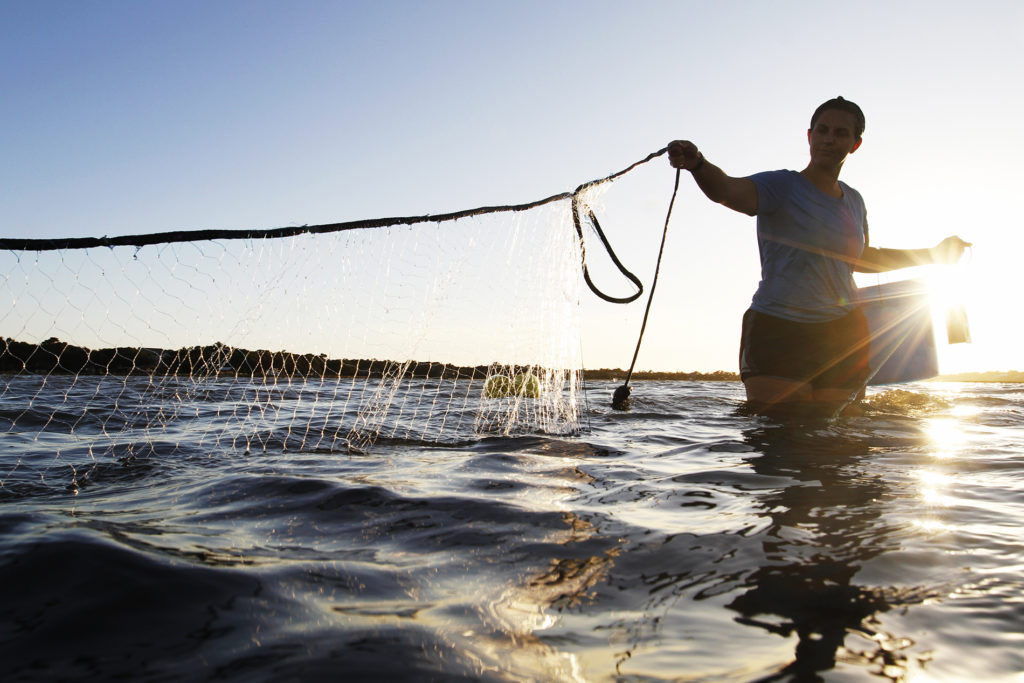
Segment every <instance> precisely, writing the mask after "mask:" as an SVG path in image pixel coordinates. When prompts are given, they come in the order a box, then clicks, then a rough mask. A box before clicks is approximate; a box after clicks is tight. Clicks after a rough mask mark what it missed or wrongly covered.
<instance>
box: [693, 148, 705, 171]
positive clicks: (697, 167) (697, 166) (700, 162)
mask: <svg viewBox="0 0 1024 683" xmlns="http://www.w3.org/2000/svg"><path fill="white" fill-rule="evenodd" d="M697 154H698V155H700V159H698V160H697V163H696V164H695V165H694V167H693V168H691V169H690V173H696V172H697V171H699V170H700V167H701V166H703V165H704V153H703V152H697Z"/></svg>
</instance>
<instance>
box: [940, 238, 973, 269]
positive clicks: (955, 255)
mask: <svg viewBox="0 0 1024 683" xmlns="http://www.w3.org/2000/svg"><path fill="white" fill-rule="evenodd" d="M969 246H971V243H970V242H965V241H964V240H962V239H960V238H959V237H957V236H956V235H952V236H950V237H947V238H946V239H944V240H942V241H941V242H939V243H938V244H936V245H935V246H934V247H932V248H931V252H932V261H933V262H934V263H956V262H957V261H959V260H960V257H961V256H963V255H964V249H966V248H967V247H969Z"/></svg>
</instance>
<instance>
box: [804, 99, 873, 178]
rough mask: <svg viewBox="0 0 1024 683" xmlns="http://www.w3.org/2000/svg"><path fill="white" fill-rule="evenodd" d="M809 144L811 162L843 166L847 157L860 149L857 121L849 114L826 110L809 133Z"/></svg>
mask: <svg viewBox="0 0 1024 683" xmlns="http://www.w3.org/2000/svg"><path fill="white" fill-rule="evenodd" d="M807 142H808V144H809V145H810V147H811V161H813V162H821V163H827V164H829V165H836V164H842V163H843V161H845V160H846V157H847V155H849V154H852V153H853V152H854V151H855V150H856V149H857V148H858V147H860V143H861V139H860V138H859V137H857V119H856V118H855V117H854V115H853V114H851V113H849V112H845V111H841V110H839V109H826V110H825V111H823V112H821V114H819V115H818V118H817V119H816V120H815V121H814V127H813V128H811V129H810V130H809V131H807Z"/></svg>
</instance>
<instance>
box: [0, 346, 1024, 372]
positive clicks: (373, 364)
mask: <svg viewBox="0 0 1024 683" xmlns="http://www.w3.org/2000/svg"><path fill="white" fill-rule="evenodd" d="M496 367H501V368H506V367H507V366H506V365H505V364H499V363H494V364H492V365H489V366H488V365H476V366H463V365H452V364H449V363H431V362H420V361H394V360H378V359H365V358H364V359H349V358H344V359H338V358H327V356H326V354H319V355H314V354H310V353H306V354H298V353H291V352H288V351H268V350H266V349H258V350H255V351H253V350H249V349H242V348H235V347H231V346H227V345H225V344H222V343H220V342H216V343H214V344H211V345H208V346H191V347H185V348H181V349H176V350H168V349H158V348H140V347H117V348H103V349H89V348H85V347H81V346H74V345H71V344H68V343H66V342H63V341H61V340H60V339H57V338H56V337H51V338H49V339H47V340H46V341H44V342H42V343H41V344H32V343H29V342H21V341H16V340H14V339H9V338H3V339H0V373H8V374H10V373H23V372H28V373H32V374H41V375H50V374H58V375H184V376H190V377H196V376H199V377H204V376H235V377H261V376H267V375H280V376H287V377H328V378H333V377H385V376H387V377H393V376H395V375H396V374H399V373H400V374H401V375H402V376H404V377H412V378H437V379H441V378H443V379H485V378H487V377H488V376H489V375H491V374H493V373H494V368H496ZM509 369H510V370H511V371H513V372H517V371H522V372H530V371H533V372H536V371H537V368H529V367H519V366H516V367H512V368H509ZM625 376H626V371H625V370H622V369H621V368H600V369H596V370H584V371H583V377H584V378H585V379H587V380H612V381H618V380H621V379H623V378H624V377H625ZM631 379H632V380H636V381H644V380H649V381H657V380H664V381H691V382H737V381H739V375H738V374H737V373H735V372H726V371H724V370H716V371H714V372H662V371H638V372H634V373H633V374H632V376H631ZM936 380H939V381H951V382H1024V372H1021V371H1018V370H1006V371H999V372H981V373H977V372H971V373H959V374H955V375H942V376H940V377H937V378H936Z"/></svg>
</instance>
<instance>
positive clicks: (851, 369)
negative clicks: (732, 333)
mask: <svg viewBox="0 0 1024 683" xmlns="http://www.w3.org/2000/svg"><path fill="white" fill-rule="evenodd" d="M863 133H864V114H863V112H861V110H860V107H858V106H857V105H856V104H854V103H853V102H850V101H849V100H845V99H843V98H842V97H837V98H835V99H831V100H829V101H827V102H825V103H824V104H822V105H821V106H820V107H818V108H817V110H815V112H814V115H813V116H812V117H811V127H810V128H809V129H808V131H807V141H808V144H809V146H810V157H811V158H810V161H809V162H808V164H807V167H806V168H805V169H804V170H802V171H799V172H797V171H788V170H783V171H766V172H763V173H756V174H754V175H752V176H749V177H746V178H733V177H731V176H728V175H726V174H725V172H723V171H722V169H720V168H718V167H717V166H715V165H714V164H712V163H711V162H709V161H707V160H706V159H705V158H704V155H703V154H702V153H701V152H700V151H699V150H698V149H697V146H696V145H695V144H693V143H692V142H689V141H687V140H675V141H673V142H671V143H669V146H668V156H669V163H671V164H672V166H674V167H675V168H679V169H683V170H687V171H689V172H690V173H691V174H692V175H693V178H694V180H695V181H696V182H697V185H698V187H700V189H701V191H703V192H704V194H705V195H706V196H707V197H708V199H710V200H712V201H714V202H718V203H719V204H723V205H725V206H727V207H729V208H730V209H733V210H734V211H739V212H741V213H745V214H747V215H748V216H757V242H758V248H759V251H760V255H761V282H760V284H759V285H758V288H757V291H756V292H755V294H754V297H753V300H752V302H751V305H750V308H749V309H748V310H747V312H746V313H745V314H744V316H743V332H742V334H741V341H740V377H741V378H742V380H743V384H744V386H745V387H746V391H747V401H748V403H749V404H750V406H751V408H753V409H754V410H757V411H761V412H764V411H769V410H772V409H776V408H784V409H785V408H792V407H794V406H808V407H812V408H815V409H824V410H825V411H834V410H838V409H841V408H842V407H843V406H844V405H845V404H847V403H848V402H850V401H851V400H854V399H855V398H856V397H857V394H858V392H860V391H861V390H862V389H863V388H864V385H865V383H866V382H867V380H868V373H869V369H868V344H867V340H868V328H867V322H866V320H865V319H864V315H863V314H862V313H861V311H860V310H859V308H858V307H857V305H856V303H855V301H856V297H855V294H856V286H855V284H854V281H853V273H854V272H855V271H856V272H862V273H877V272H882V271H888V270H895V269H897V268H906V267H909V266H917V265H922V264H928V263H955V262H956V261H958V260H959V259H960V256H961V255H962V254H963V250H964V248H966V247H968V246H970V244H969V243H967V242H964V241H963V240H961V239H960V238H959V237H955V236H954V237H947V238H946V239H944V240H942V241H941V242H939V243H938V244H937V245H936V246H934V247H931V248H928V249H882V248H880V247H872V246H870V245H869V240H868V222H867V211H866V209H865V207H864V200H863V199H862V198H861V196H860V193H858V192H857V191H856V190H854V189H853V188H852V187H850V186H849V185H847V184H846V183H844V182H842V181H840V180H839V173H840V171H842V168H843V163H844V162H845V161H846V157H848V156H849V155H850V154H853V153H854V152H855V151H857V149H858V148H859V147H860V145H861V142H862V138H861V136H862V135H863Z"/></svg>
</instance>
